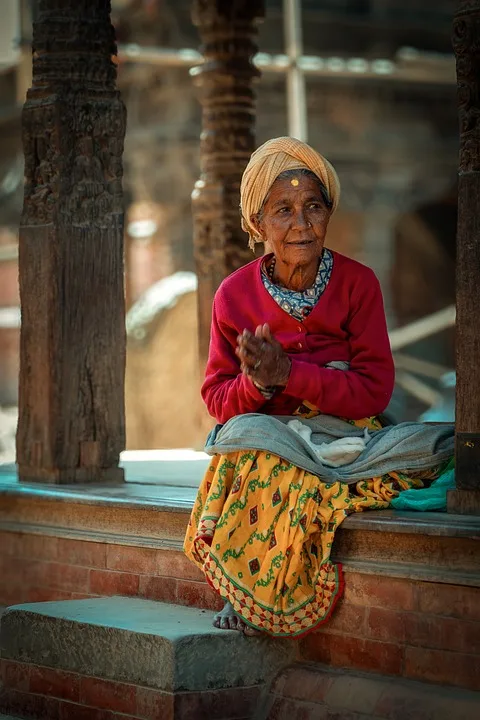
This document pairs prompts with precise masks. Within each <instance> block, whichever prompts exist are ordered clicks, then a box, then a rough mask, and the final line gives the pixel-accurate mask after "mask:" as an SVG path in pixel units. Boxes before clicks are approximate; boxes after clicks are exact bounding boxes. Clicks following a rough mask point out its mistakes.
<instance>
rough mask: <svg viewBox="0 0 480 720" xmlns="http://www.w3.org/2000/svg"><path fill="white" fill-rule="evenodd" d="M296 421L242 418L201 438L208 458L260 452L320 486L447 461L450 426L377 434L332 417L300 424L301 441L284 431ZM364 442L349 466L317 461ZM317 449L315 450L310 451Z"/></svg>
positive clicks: (412, 426) (407, 425)
mask: <svg viewBox="0 0 480 720" xmlns="http://www.w3.org/2000/svg"><path fill="white" fill-rule="evenodd" d="M292 420H298V417H292V416H288V415H285V416H283V415H282V416H279V415H277V416H272V415H262V414H261V413H248V414H246V415H237V416H236V417H234V418H231V420H229V421H228V422H227V423H225V425H217V426H216V427H215V428H214V430H212V432H211V433H210V435H209V436H208V438H207V443H206V446H205V452H206V453H208V454H209V455H216V454H225V453H229V452H238V451H239V450H249V449H251V450H264V451H266V452H271V453H273V454H275V455H278V456H279V457H281V458H284V459H285V460H287V461H288V462H291V463H293V464H294V465H296V466H297V467H299V468H302V469H303V470H307V471H308V472H311V473H312V474H313V475H317V476H318V477H320V478H321V479H322V480H323V481H324V482H327V483H329V482H337V481H340V482H345V483H356V482H357V481H358V480H364V479H366V478H371V477H379V476H381V475H385V474H386V473H388V472H393V471H395V470H412V471H418V470H427V469H429V468H431V467H433V466H436V465H440V464H441V463H442V462H446V461H447V460H449V459H450V458H451V457H452V456H453V453H454V425H452V424H425V423H416V422H404V423H400V424H398V425H390V426H388V427H385V428H382V429H381V430H376V431H369V434H368V438H367V439H366V440H365V436H364V430H363V429H361V428H357V427H355V426H354V425H351V424H350V423H349V422H347V421H346V420H341V419H340V418H337V417H333V416H332V415H317V416H316V417H313V418H309V419H307V418H302V420H301V424H302V425H303V426H307V427H308V428H309V430H310V431H311V435H310V438H309V440H306V439H305V438H304V437H302V435H300V434H299V433H298V432H297V431H296V430H294V429H292V428H290V427H288V423H289V422H292ZM345 438H352V439H353V438H357V439H358V438H359V439H362V440H365V447H364V449H363V450H362V451H361V452H360V454H358V456H357V457H355V458H354V459H353V460H352V461H351V462H348V463H347V464H343V465H340V466H338V467H332V466H331V465H327V464H326V463H324V462H322V460H321V452H320V453H319V452H317V447H318V446H320V445H322V444H323V443H327V444H329V443H332V442H334V441H336V440H339V439H345ZM316 446H317V447H316Z"/></svg>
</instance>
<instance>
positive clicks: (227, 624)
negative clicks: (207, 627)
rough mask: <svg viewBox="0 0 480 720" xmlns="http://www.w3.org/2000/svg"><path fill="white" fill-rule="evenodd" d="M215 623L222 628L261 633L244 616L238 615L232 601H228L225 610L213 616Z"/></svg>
mask: <svg viewBox="0 0 480 720" xmlns="http://www.w3.org/2000/svg"><path fill="white" fill-rule="evenodd" d="M213 625H214V627H216V628H219V629H220V630H238V631H239V632H243V633H244V634H245V635H249V636H251V635H261V633H260V631H259V630H255V628H252V627H250V626H249V625H246V624H245V623H244V622H243V620H242V618H241V617H239V615H237V613H236V612H235V610H234V609H233V606H232V604H231V603H229V602H226V603H225V606H224V608H223V610H220V612H218V613H217V614H216V615H215V617H214V618H213Z"/></svg>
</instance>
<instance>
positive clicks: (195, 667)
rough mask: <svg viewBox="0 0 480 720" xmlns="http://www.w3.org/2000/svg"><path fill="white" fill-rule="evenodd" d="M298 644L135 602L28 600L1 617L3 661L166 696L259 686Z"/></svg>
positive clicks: (206, 616) (192, 612)
mask: <svg viewBox="0 0 480 720" xmlns="http://www.w3.org/2000/svg"><path fill="white" fill-rule="evenodd" d="M297 653H298V643H294V641H290V640H273V639H271V638H267V637H258V638H257V637H253V638H251V637H249V638H247V637H244V636H243V635H241V634H240V633H237V632H235V631H224V630H216V629H215V628H214V627H213V626H212V614H211V613H209V612H206V611H204V610H197V609H193V608H188V607H181V606H177V605H169V604H166V603H159V602H153V601H151V600H143V599H138V598H124V597H113V598H95V599H91V600H69V601H60V602H45V603H31V604H25V605H18V606H14V607H11V608H9V609H8V610H7V611H6V613H5V614H4V615H3V617H2V624H1V628H0V655H1V657H2V658H3V659H4V660H14V661H18V662H22V663H28V664H34V665H40V666H46V667H49V668H54V669H61V670H63V671H69V672H74V673H78V674H80V675H89V676H94V677H97V678H102V679H110V680H115V681H119V682H125V683H132V684H134V685H141V686H145V687H150V688H154V689H156V690H162V691H166V692H170V693H172V692H180V691H190V692H191V691H203V690H216V689H222V688H234V687H240V686H254V685H261V684H263V683H265V682H267V681H268V680H269V679H271V678H272V677H273V675H275V673H277V672H278V671H279V670H280V669H281V668H282V667H285V666H286V665H288V664H289V663H291V662H293V661H295V660H296V659H297Z"/></svg>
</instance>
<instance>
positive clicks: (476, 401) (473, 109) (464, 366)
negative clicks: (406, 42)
mask: <svg viewBox="0 0 480 720" xmlns="http://www.w3.org/2000/svg"><path fill="white" fill-rule="evenodd" d="M453 47H454V50H455V55H456V60H457V84H458V105H459V121H460V166H459V187H458V229H457V278H456V283H457V326H456V353H457V391H456V392H457V396H456V431H457V435H456V485H457V487H456V490H453V491H451V492H450V493H449V496H448V509H449V511H450V512H460V513H471V514H477V513H478V514H480V370H479V368H480V316H479V308H480V0H459V2H458V5H457V12H456V15H455V19H454V29H453Z"/></svg>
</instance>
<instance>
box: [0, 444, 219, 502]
mask: <svg viewBox="0 0 480 720" xmlns="http://www.w3.org/2000/svg"><path fill="white" fill-rule="evenodd" d="M207 464H208V456H207V455H206V454H205V453H202V452H195V451H194V450H189V449H185V450H182V449H177V450H128V451H126V452H124V453H122V456H121V465H122V467H123V468H124V469H125V479H126V482H125V483H122V484H118V485H115V484H108V485H100V484H99V485H95V484H90V485H77V484H72V485H45V484H42V485H40V484H36V483H20V482H19V480H18V476H17V470H16V467H15V464H14V463H4V464H2V465H0V493H1V494H4V493H9V492H15V493H20V492H24V493H28V494H39V495H42V496H43V497H45V496H49V495H55V496H61V497H63V498H65V499H68V500H85V501H92V500H93V501H95V502H102V501H104V502H108V501H109V500H115V501H116V502H117V503H129V504H138V503H141V504H149V503H154V504H156V505H158V504H160V505H163V506H171V505H173V506H176V507H185V505H187V506H189V507H190V506H191V505H192V504H193V501H194V499H195V495H196V492H197V489H198V486H199V484H200V481H201V479H202V477H203V474H204V472H205V469H206V467H207Z"/></svg>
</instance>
